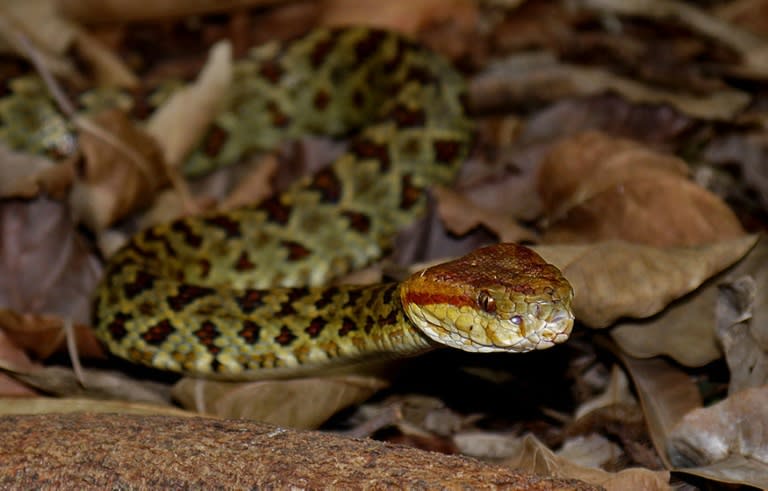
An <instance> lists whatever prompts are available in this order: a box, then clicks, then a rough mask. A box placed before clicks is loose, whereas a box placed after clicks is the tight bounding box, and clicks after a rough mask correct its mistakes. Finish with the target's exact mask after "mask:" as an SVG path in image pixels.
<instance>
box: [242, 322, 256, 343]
mask: <svg viewBox="0 0 768 491" xmlns="http://www.w3.org/2000/svg"><path fill="white" fill-rule="evenodd" d="M238 335H239V336H240V337H241V338H242V339H243V341H245V342H246V343H248V344H256V343H258V342H259V336H260V335H261V326H259V325H258V324H256V323H255V322H253V321H252V320H247V319H246V320H244V321H243V325H242V327H241V328H240V331H239V332H238Z"/></svg>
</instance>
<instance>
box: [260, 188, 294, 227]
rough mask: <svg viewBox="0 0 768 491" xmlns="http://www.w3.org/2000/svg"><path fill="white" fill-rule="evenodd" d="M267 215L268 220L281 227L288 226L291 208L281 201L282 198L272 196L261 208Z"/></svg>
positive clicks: (262, 203)
mask: <svg viewBox="0 0 768 491" xmlns="http://www.w3.org/2000/svg"><path fill="white" fill-rule="evenodd" d="M259 208H261V209H262V210H264V211H265V212H266V213H267V220H269V221H270V222H275V223H278V224H280V225H286V224H287V223H288V220H290V218H291V207H290V206H286V205H284V204H283V203H282V202H281V201H280V196H278V195H276V196H272V197H271V198H267V199H266V200H264V201H262V202H261V205H260V206H259Z"/></svg>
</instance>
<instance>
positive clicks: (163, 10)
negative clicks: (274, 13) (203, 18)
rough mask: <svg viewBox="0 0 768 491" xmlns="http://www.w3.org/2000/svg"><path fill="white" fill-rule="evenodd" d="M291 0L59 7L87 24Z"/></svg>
mask: <svg viewBox="0 0 768 491" xmlns="http://www.w3.org/2000/svg"><path fill="white" fill-rule="evenodd" d="M287 2H288V0H198V1H194V2H188V1H186V0H177V1H173V0H171V1H164V2H151V1H142V2H132V1H128V2H126V1H124V0H59V1H58V2H56V6H57V7H58V10H59V11H60V12H61V13H62V14H63V15H64V16H66V17H67V18H68V19H73V20H77V21H79V22H81V23H83V24H89V23H90V24H95V23H108V22H113V23H125V22H131V21H147V20H156V21H159V20H162V21H166V20H167V19H169V18H178V17H185V16H194V15H199V14H206V13H212V12H227V11H240V10H242V9H247V8H250V7H263V6H267V5H274V4H276V3H287Z"/></svg>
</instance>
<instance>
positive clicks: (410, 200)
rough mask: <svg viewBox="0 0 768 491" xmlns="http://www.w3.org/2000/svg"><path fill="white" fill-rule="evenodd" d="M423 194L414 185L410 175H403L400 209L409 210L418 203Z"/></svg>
mask: <svg viewBox="0 0 768 491" xmlns="http://www.w3.org/2000/svg"><path fill="white" fill-rule="evenodd" d="M422 195H423V191H422V189H421V188H420V187H417V186H414V185H413V182H412V180H411V176H410V175H407V174H406V175H404V176H403V178H402V180H401V189H400V209H402V210H410V209H411V208H413V206H414V205H415V204H416V203H418V201H419V199H421V196H422Z"/></svg>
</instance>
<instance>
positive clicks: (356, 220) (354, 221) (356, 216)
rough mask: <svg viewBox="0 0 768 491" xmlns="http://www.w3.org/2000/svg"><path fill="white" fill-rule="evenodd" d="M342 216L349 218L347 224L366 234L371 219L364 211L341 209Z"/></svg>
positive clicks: (369, 227)
mask: <svg viewBox="0 0 768 491" xmlns="http://www.w3.org/2000/svg"><path fill="white" fill-rule="evenodd" d="M341 214H342V216H344V217H345V218H346V219H347V220H349V226H350V228H351V229H352V230H355V231H356V232H358V233H361V234H367V233H368V232H369V231H370V230H371V219H370V218H369V217H368V215H366V214H365V213H360V212H359V211H342V212H341Z"/></svg>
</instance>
